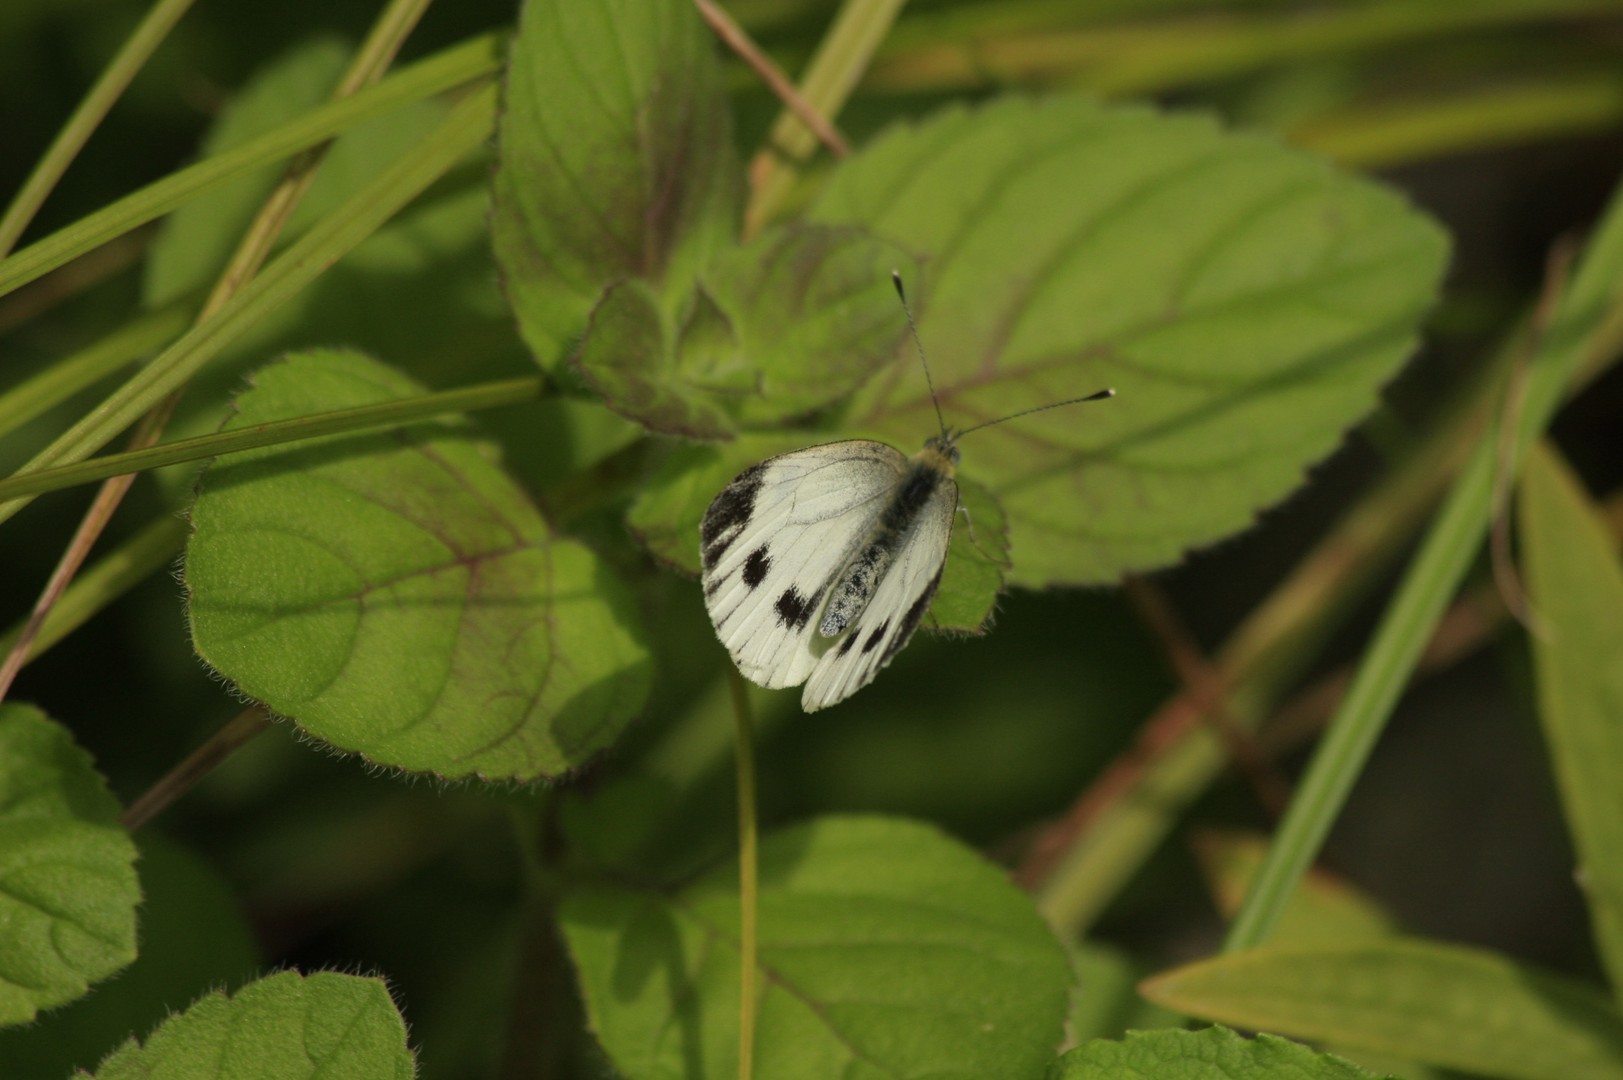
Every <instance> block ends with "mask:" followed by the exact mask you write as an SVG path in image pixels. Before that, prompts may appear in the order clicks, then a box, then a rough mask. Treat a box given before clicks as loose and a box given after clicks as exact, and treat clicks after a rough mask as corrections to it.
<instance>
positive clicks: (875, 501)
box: [699, 439, 951, 700]
mask: <svg viewBox="0 0 1623 1080" xmlns="http://www.w3.org/2000/svg"><path fill="white" fill-rule="evenodd" d="M907 466H908V462H907V458H906V457H904V456H903V455H902V453H901V452H900V451H899V450H896V449H895V448H893V447H890V446H886V445H885V444H884V443H881V442H873V441H870V440H867V439H852V440H849V441H847V442H837V443H826V444H824V445H821V446H809V447H807V448H805V449H804V450H796V451H794V452H793V453H789V454H783V455H781V456H779V457H775V458H769V459H767V460H766V461H763V462H761V463H760V464H758V465H752V466H751V467H750V468H748V469H745V470H744V471H743V472H742V473H740V474H739V475H738V477H737V478H736V479H735V480H733V482H732V483H730V484H728V485H727V486H726V487H725V488H723V489H722V491H721V494H719V495H717V496H716V498H715V500H714V501H713V502H711V504H710V508H709V509H708V510H706V511H705V515H704V521H703V523H702V525H701V526H700V530H699V535H700V541H701V544H702V548H701V559H702V564H703V572H702V574H701V581H702V582H703V585H704V602H705V607H706V608H707V609H708V610H709V612H710V621H711V623H713V624H714V625H715V628H716V636H717V637H719V638H721V643H722V644H723V645H725V646H726V647H727V651H728V652H729V653H731V654H732V657H733V661H734V663H736V664H737V665H738V670H739V671H740V672H742V673H743V674H744V677H745V678H747V679H749V680H750V681H751V682H755V683H758V684H760V685H761V686H765V687H769V688H773V689H776V688H778V687H784V686H798V685H799V684H800V683H802V682H804V681H805V680H806V676H807V675H809V674H810V673H811V671H812V669H813V667H814V665H815V664H816V663H817V660H818V656H819V655H820V654H822V653H823V652H824V650H825V648H826V646H827V645H828V641H827V639H824V638H820V637H818V635H817V624H818V618H817V616H818V614H819V613H820V612H821V611H822V608H823V604H824V603H825V602H826V601H827V599H828V589H829V587H830V585H831V584H832V582H833V579H834V577H835V575H836V574H838V573H839V571H840V569H841V568H842V567H843V566H844V565H845V563H846V561H847V560H848V559H849V558H850V557H851V555H852V554H853V553H854V552H855V550H856V548H857V547H858V546H859V545H860V544H861V543H862V542H863V541H864V540H865V539H866V538H867V537H868V535H869V533H870V532H871V531H872V529H873V526H874V523H875V522H876V521H877V520H878V518H879V515H880V514H881V513H883V512H884V509H885V507H886V505H888V503H889V501H890V498H891V496H892V493H893V492H894V490H895V488H896V484H897V481H898V480H899V479H900V477H901V476H902V475H903V473H904V472H905V471H906V469H907ZM948 525H949V526H950V525H951V521H950V512H949V521H948ZM868 678H872V675H869V676H868ZM863 681H866V680H863ZM858 685H861V684H860V683H859V684H858ZM853 689H855V687H853ZM836 700H837V699H836Z"/></svg>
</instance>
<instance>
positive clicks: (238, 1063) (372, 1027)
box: [80, 971, 415, 1080]
mask: <svg viewBox="0 0 1623 1080" xmlns="http://www.w3.org/2000/svg"><path fill="white" fill-rule="evenodd" d="M414 1073H415V1063H414V1061H413V1058H412V1053H411V1050H410V1049H408V1048H407V1046H406V1025H405V1021H403V1020H402V1019H401V1018H400V1013H399V1011H398V1010H397V1009H396V1008H395V1006H394V1002H393V1001H392V1000H390V998H389V989H388V987H386V986H384V985H383V980H382V979H375V978H372V979H366V978H360V977H357V976H354V975H339V974H337V973H336V972H319V973H317V974H314V975H309V976H304V975H300V974H299V973H298V972H296V971H283V972H278V973H277V974H275V975H271V976H269V977H267V978H264V979H260V980H259V981H258V982H254V983H249V984H248V985H247V986H244V987H243V988H242V989H240V990H238V991H237V992H236V993H235V994H233V995H231V996H230V997H227V996H226V995H224V994H220V993H215V994H210V995H208V996H207V997H205V998H202V999H200V1000H199V1001H197V1002H195V1003H194V1004H193V1005H192V1006H191V1008H189V1009H187V1010H186V1011H185V1012H183V1013H181V1014H180V1015H178V1016H172V1017H170V1018H169V1019H168V1020H165V1021H164V1022H163V1023H162V1024H160V1025H158V1028H157V1030H155V1031H154V1032H153V1033H152V1035H151V1036H150V1037H149V1038H148V1039H147V1040H146V1044H145V1045H140V1044H138V1043H136V1041H135V1040H134V1039H131V1040H130V1041H129V1042H127V1043H125V1044H124V1045H123V1046H121V1047H119V1048H118V1049H117V1050H115V1051H113V1053H111V1054H109V1055H108V1057H107V1059H106V1060H105V1061H103V1062H102V1063H101V1066H100V1067H99V1068H97V1069H96V1071H95V1073H94V1074H93V1075H94V1077H95V1080H154V1078H156V1077H185V1078H186V1080H303V1078H309V1080H318V1078H322V1077H337V1076H342V1077H344V1078H345V1080H411V1077H412V1076H413V1075H414ZM80 1075H81V1076H82V1075H84V1074H83V1073H81V1074H80Z"/></svg>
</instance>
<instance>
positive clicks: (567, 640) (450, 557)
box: [185, 350, 649, 779]
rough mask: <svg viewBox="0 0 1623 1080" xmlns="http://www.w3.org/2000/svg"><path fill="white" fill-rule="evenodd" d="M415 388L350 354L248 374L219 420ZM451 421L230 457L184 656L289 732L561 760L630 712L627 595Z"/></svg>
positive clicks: (325, 354) (637, 670) (290, 412)
mask: <svg viewBox="0 0 1623 1080" xmlns="http://www.w3.org/2000/svg"><path fill="white" fill-rule="evenodd" d="M418 393H421V389H420V388H419V387H417V386H416V385H415V384H413V383H412V382H411V381H410V380H408V379H406V378H404V377H403V376H400V375H397V374H395V373H393V372H391V371H390V370H388V369H387V368H385V367H383V366H382V365H380V364H378V363H376V362H375V361H372V360H369V359H367V358H365V357H363V356H360V355H358V354H355V353H349V352H342V351H336V350H333V351H311V352H308V353H303V354H298V355H294V356H290V357H288V358H287V359H286V360H285V361H283V362H282V363H280V364H276V365H273V366H271V367H269V368H266V369H265V370H264V371H262V372H261V373H260V374H259V376H258V377H257V379H256V381H255V388H254V389H252V390H250V391H249V392H248V393H246V394H244V395H243V396H242V398H241V399H240V400H239V401H238V410H239V411H238V414H237V415H236V416H235V417H234V418H233V419H232V420H231V421H230V422H229V423H228V424H227V425H226V426H227V428H236V427H242V426H247V425H252V424H256V423H262V422H265V421H268V420H276V419H282V418H285V417H290V416H299V415H305V414H308V413H311V412H315V411H319V410H325V409H334V408H343V407H347V406H354V405H361V404H367V403H371V402H376V401H384V400H390V399H395V398H403V397H409V396H412V395H415V394H418ZM495 456H496V455H495V453H494V451H493V450H492V449H491V447H490V446H489V445H488V444H486V443H483V442H481V441H480V440H478V439H477V438H476V437H475V436H474V434H473V432H472V431H471V429H470V428H469V427H468V426H467V424H466V423H465V422H454V421H440V422H435V423H430V424H418V425H413V426H411V427H410V428H407V429H404V430H402V431H397V432H394V433H390V434H384V435H365V436H353V437H345V438H334V439H325V440H318V441H315V442H312V443H304V444H300V445H298V446H297V447H295V448H292V449H287V448H272V449H267V450H263V451H252V452H249V453H243V454H237V455H233V456H231V457H229V458H226V459H223V460H221V461H219V462H217V463H216V464H214V465H213V466H211V467H210V468H209V469H208V471H207V472H206V473H205V474H204V477H203V482H202V488H201V491H200V493H199V495H198V498H197V502H196V504H195V506H194V507H193V510H192V530H193V531H192V538H191V541H190V543H189V544H188V547H187V556H186V568H185V579H186V584H187V587H188V589H189V590H190V593H191V604H190V615H191V622H192V636H193V641H194V644H195V646H196V648H197V651H198V654H199V655H200V656H202V657H203V659H204V660H206V661H208V662H209V663H210V664H211V665H213V666H214V667H215V669H216V670H218V671H219V672H220V673H221V674H222V675H224V676H225V677H226V678H228V679H230V680H231V681H232V682H233V683H235V684H236V685H237V686H238V687H239V688H240V689H241V690H242V691H243V692H244V693H246V694H248V695H250V696H252V697H255V698H257V699H259V700H261V701H263V702H265V703H266V704H267V705H269V706H270V707H271V708H272V709H274V710H276V711H277V712H279V713H282V714H283V715H286V716H290V717H292V718H293V719H295V720H296V721H297V722H298V723H299V726H300V727H301V728H303V729H304V730H305V731H307V732H309V733H310V734H312V735H314V736H316V737H317V738H319V739H322V740H324V741H326V742H328V743H331V744H332V745H334V746H336V747H339V748H341V749H344V750H352V751H355V752H358V753H360V754H363V755H365V756H366V757H367V758H368V759H369V760H371V761H375V762H378V763H380V764H385V765H392V766H396V767H399V768H402V769H411V770H421V771H430V772H435V773H438V774H440V775H442V776H466V775H469V774H478V775H480V776H484V777H513V778H518V779H533V778H536V777H539V776H549V775H556V774H557V773H560V772H563V771H565V770H567V769H569V768H572V767H574V766H576V765H579V764H580V763H581V762H582V761H584V760H585V759H586V758H587V757H589V756H590V755H591V754H592V753H594V752H595V751H597V750H599V749H601V748H603V747H604V746H605V745H607V744H608V743H609V742H610V741H611V740H612V739H613V738H614V736H615V735H616V733H617V732H618V731H619V730H620V728H621V727H622V726H623V725H624V724H625V722H626V721H627V720H628V719H629V718H630V717H631V716H632V714H633V713H635V712H636V711H637V709H638V708H639V707H640V706H641V704H642V701H643V698H644V696H645V695H646V693H647V689H648V680H649V661H648V657H647V654H646V652H645V650H644V648H643V645H642V643H641V634H640V631H639V628H638V627H637V624H636V618H635V614H634V610H633V607H632V605H631V602H630V599H629V597H628V596H627V594H626V592H625V590H624V588H623V587H622V586H621V585H620V583H619V582H618V581H616V580H615V579H614V577H613V575H612V574H611V572H610V571H609V569H608V567H607V566H605V565H604V564H603V563H602V561H601V560H599V559H598V558H597V557H596V556H595V555H594V554H593V553H592V552H590V551H589V550H587V549H586V548H585V547H583V546H581V545H579V544H576V543H573V542H571V541H568V540H562V539H558V538H555V537H553V536H552V535H551V534H550V533H549V531H548V529H547V527H546V525H545V523H544V522H543V521H542V520H541V518H540V517H539V516H538V515H537V513H536V512H535V509H534V507H533V506H532V505H531V504H530V503H529V502H528V500H527V499H525V497H524V495H523V493H522V492H520V491H519V490H518V489H517V487H515V486H514V485H513V483H512V482H511V481H510V480H508V479H507V477H506V476H505V475H504V474H503V473H502V472H501V470H500V469H499V468H498V466H497V465H496V464H495V462H494V458H495Z"/></svg>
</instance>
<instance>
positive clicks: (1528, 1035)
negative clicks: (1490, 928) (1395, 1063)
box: [1141, 939, 1623, 1080]
mask: <svg viewBox="0 0 1623 1080" xmlns="http://www.w3.org/2000/svg"><path fill="white" fill-rule="evenodd" d="M1141 989H1142V991H1143V993H1144V996H1145V997H1148V998H1149V999H1150V1000H1152V1001H1156V1002H1159V1003H1160V1004H1162V1005H1165V1006H1167V1007H1168V1008H1171V1009H1176V1010H1178V1011H1179V1012H1182V1013H1186V1014H1188V1015H1191V1016H1199V1017H1203V1018H1205V1019H1209V1020H1215V1021H1218V1022H1220V1023H1225V1024H1234V1025H1236V1026H1238V1027H1247V1028H1254V1029H1264V1030H1268V1031H1278V1032H1282V1033H1284V1034H1286V1035H1290V1036H1292V1037H1294V1038H1302V1039H1315V1040H1318V1039H1323V1040H1326V1041H1331V1042H1334V1043H1336V1044H1337V1045H1338V1046H1344V1047H1347V1048H1349V1049H1357V1050H1368V1051H1371V1052H1373V1053H1379V1054H1392V1055H1395V1056H1398V1057H1402V1058H1409V1059H1413V1060H1415V1061H1420V1062H1423V1063H1426V1064H1430V1065H1441V1066H1444V1067H1446V1068H1450V1069H1458V1070H1460V1071H1463V1072H1469V1073H1481V1074H1483V1075H1484V1076H1494V1077H1507V1078H1512V1080H1557V1078H1559V1080H1591V1078H1593V1080H1602V1078H1610V1080H1615V1078H1616V1077H1617V1076H1618V1075H1619V1071H1620V1070H1623V1017H1620V1016H1619V1015H1618V1014H1617V1012H1616V1011H1615V1010H1614V1009H1613V1008H1612V1007H1611V1005H1610V1003H1609V1002H1608V1001H1607V1000H1606V997H1605V995H1603V994H1601V993H1599V992H1598V991H1596V990H1595V989H1594V988H1592V987H1590V986H1588V985H1587V984H1584V983H1579V982H1576V981H1574V980H1572V979H1566V978H1562V977H1560V976H1556V975H1551V974H1549V973H1547V972H1543V971H1540V970H1538V969H1536V968H1532V967H1529V966H1527V965H1524V964H1518V963H1515V962H1514V961H1512V960H1509V959H1507V958H1505V957H1503V956H1500V955H1498V954H1496V953H1492V952H1488V951H1486V950H1482V949H1471V948H1465V947H1461V946H1455V945H1445V944H1441V943H1438V942H1432V941H1425V940H1421V939H1408V940H1401V939H1393V940H1390V941H1385V942H1378V943H1373V944H1368V945H1352V946H1342V947H1322V948H1274V947H1268V948H1262V949H1254V950H1252V951H1250V952H1244V953H1237V954H1235V955H1233V956H1225V957H1219V958H1217V959H1214V960H1205V961H1201V962H1200V963H1196V964H1190V965H1188V966H1186V967H1182V968H1177V969H1175V970H1173V971H1170V972H1167V973H1166V974H1163V975H1158V976H1156V977H1155V978H1153V979H1149V980H1148V981H1146V982H1145V983H1144V984H1143V986H1142V987H1141Z"/></svg>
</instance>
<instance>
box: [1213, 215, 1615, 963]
mask: <svg viewBox="0 0 1623 1080" xmlns="http://www.w3.org/2000/svg"><path fill="white" fill-rule="evenodd" d="M1620 269H1623V189H1619V191H1617V192H1616V193H1614V195H1613V198H1612V203H1611V206H1610V207H1609V209H1608V213H1607V218H1606V220H1605V222H1603V224H1602V226H1601V227H1600V229H1599V230H1598V231H1597V233H1596V236H1595V238H1594V240H1593V242H1592V243H1591V245H1590V250H1589V254H1588V256H1587V257H1586V259H1585V260H1584V265H1583V267H1582V269H1581V270H1580V272H1579V274H1578V277H1577V279H1576V280H1575V281H1574V283H1573V286H1572V288H1571V290H1570V291H1569V292H1567V294H1566V295H1565V296H1563V297H1562V298H1561V300H1560V302H1559V304H1558V306H1557V310H1556V314H1555V316H1554V318H1553V319H1552V320H1551V322H1550V325H1549V327H1548V329H1547V331H1546V332H1545V333H1544V334H1543V335H1542V340H1541V341H1540V342H1539V347H1538V349H1537V351H1536V352H1535V354H1534V355H1533V358H1532V360H1531V363H1530V365H1529V368H1528V371H1527V384H1526V396H1525V399H1524V400H1523V404H1522V408H1521V410H1520V412H1519V413H1518V414H1517V415H1515V416H1513V417H1508V418H1507V421H1508V422H1509V423H1510V424H1511V431H1512V435H1513V442H1512V444H1511V445H1512V448H1513V452H1512V454H1511V457H1510V460H1509V461H1508V462H1506V461H1504V460H1502V459H1501V453H1502V448H1501V445H1500V443H1499V440H1497V439H1493V438H1485V439H1481V440H1479V441H1478V443H1477V445H1476V448H1475V451H1474V452H1473V454H1472V455H1471V460H1470V462H1469V464H1468V465H1467V466H1466V469H1465V472H1464V473H1463V474H1461V476H1460V477H1459V479H1458V480H1456V481H1455V483H1454V486H1453V488H1452V490H1451V491H1450V492H1449V495H1448V500H1447V502H1445V503H1444V505H1443V508H1442V510H1441V511H1440V512H1439V513H1438V515H1437V518H1436V519H1435V521H1434V522H1433V524H1432V527H1431V529H1430V531H1429V532H1428V533H1427V535H1426V539H1425V541H1424V543H1423V544H1422V546H1421V548H1420V551H1419V553H1418V554H1417V555H1416V557H1415V559H1414V562H1413V563H1411V564H1410V567H1409V569H1408V571H1407V573H1405V575H1404V578H1403V582H1402V584H1401V585H1400V586H1399V589H1398V592H1397V595H1396V597H1395V598H1394V599H1393V601H1392V603H1391V604H1390V606H1388V608H1387V610H1386V613H1385V615H1384V616H1383V617H1382V619H1381V622H1380V625H1379V626H1378V627H1377V629H1376V631H1375V637H1374V640H1373V642H1372V643H1371V645H1370V647H1369V649H1368V650H1367V651H1366V653H1365V654H1364V657H1363V659H1362V660H1361V661H1360V663H1359V665H1358V670H1357V673H1356V674H1355V675H1354V676H1353V682H1352V686H1351V688H1350V689H1349V690H1348V692H1347V696H1346V698H1344V699H1343V700H1342V703H1341V706H1340V708H1339V709H1337V710H1336V714H1335V716H1334V717H1333V718H1332V719H1331V721H1330V725H1329V728H1328V730H1327V731H1326V734H1325V738H1324V740H1323V742H1322V743H1321V744H1320V746H1319V748H1318V750H1317V751H1316V752H1315V754H1314V756H1313V762H1312V764H1311V765H1310V766H1309V768H1308V771H1307V775H1306V776H1305V777H1304V778H1303V780H1302V783H1301V785H1300V787H1299V788H1298V791H1297V797H1296V799H1295V801H1294V802H1293V803H1292V804H1291V807H1290V809H1289V810H1288V811H1287V812H1286V814H1285V818H1284V820H1283V821H1282V822H1281V823H1280V827H1279V831H1278V833H1277V834H1276V835H1275V838H1274V841H1273V843H1272V844H1271V845H1270V846H1269V850H1268V855H1267V858H1266V859H1265V860H1264V861H1263V864H1262V867H1261V868H1260V869H1259V870H1258V872H1257V876H1256V877H1255V878H1254V879H1253V881H1252V883H1251V890H1250V892H1249V894H1248V895H1247V896H1246V898H1245V902H1244V904H1243V905H1242V906H1241V908H1240V911H1239V914H1238V915H1237V916H1236V917H1235V920H1234V923H1233V925H1232V926H1231V927H1230V928H1229V933H1228V937H1227V939H1226V940H1225V941H1224V943H1223V948H1224V951H1225V952H1238V951H1240V950H1243V949H1249V948H1254V947H1256V946H1258V945H1260V944H1262V943H1263V942H1264V941H1266V940H1267V938H1268V936H1269V934H1270V933H1271V932H1272V931H1273V928H1274V925H1275V924H1276V923H1277V921H1278V919H1279V916H1280V914H1281V912H1282V911H1283V910H1284V907H1285V904H1286V902H1287V901H1288V900H1289V899H1290V896H1291V894H1292V893H1293V892H1294V891H1295V889H1296V886H1297V884H1298V883H1299V882H1300V880H1301V878H1302V875H1303V874H1304V873H1306V871H1307V869H1308V867H1309V866H1310V865H1311V864H1312V862H1313V859H1314V858H1315V857H1316V856H1317V854H1318V851H1319V848H1320V847H1321V846H1322V844H1323V842H1324V838H1325V836H1326V835H1327V834H1328V833H1329V831H1330V826H1331V825H1332V824H1333V823H1334V822H1335V819H1336V817H1337V815H1338V814H1339V813H1340V811H1341V807H1342V805H1343V804H1344V803H1345V802H1346V798H1347V795H1348V793H1349V792H1350V791H1351V790H1352V787H1353V784H1354V782H1355V781H1356V780H1357V778H1358V776H1359V774H1360V773H1361V772H1362V770H1363V767H1364V763H1365V762H1366V761H1367V760H1368V757H1369V753H1370V750H1371V749H1372V748H1373V747H1374V745H1375V740H1376V739H1377V738H1378V737H1379V736H1380V733H1381V730H1382V728H1383V727H1384V726H1385V723H1386V720H1387V717H1388V716H1390V715H1391V712H1392V708H1393V706H1394V705H1395V704H1396V703H1397V700H1398V696H1399V695H1400V694H1401V693H1402V692H1403V688H1404V686H1405V685H1406V684H1407V683H1408V681H1409V677H1410V675H1411V673H1412V672H1413V671H1414V668H1415V665H1416V663H1417V662H1418V661H1419V658H1420V654H1421V651H1422V650H1423V649H1424V648H1425V645H1426V642H1427V641H1428V640H1429V639H1430V638H1431V635H1432V631H1433V630H1434V629H1435V627H1436V625H1437V620H1438V619H1439V618H1440V617H1441V615H1442V613H1443V610H1444V608H1445V607H1446V605H1447V604H1448V601H1449V598H1450V597H1451V596H1453V595H1454V593H1455V591H1456V590H1457V589H1458V588H1459V584H1460V582H1461V581H1462V580H1463V579H1464V577H1465V572H1466V570H1467V569H1468V568H1469V567H1470V565H1471V562H1472V561H1473V559H1474V558H1475V557H1476V554H1477V551H1478V550H1479V548H1480V547H1481V545H1482V539H1483V537H1484V536H1485V535H1486V533H1487V531H1488V526H1489V523H1490V521H1491V519H1492V516H1493V513H1494V511H1495V507H1494V505H1493V494H1494V479H1495V473H1496V470H1498V469H1500V468H1507V469H1508V471H1509V472H1510V473H1511V474H1512V475H1513V474H1514V471H1515V467H1516V464H1517V463H1519V461H1520V460H1521V458H1522V456H1523V452H1524V451H1525V449H1526V448H1527V447H1528V446H1529V445H1530V444H1531V443H1532V441H1533V440H1534V439H1536V438H1538V437H1539V435H1540V434H1541V433H1542V432H1543V431H1544V429H1545V427H1547V426H1548V424H1549V422H1550V419H1551V418H1552V417H1553V416H1554V415H1555V411H1556V409H1557V407H1558V406H1559V404H1560V402H1561V399H1562V395H1563V393H1564V392H1565V390H1566V389H1567V387H1568V385H1569V383H1571V382H1572V381H1573V379H1574V378H1575V377H1576V376H1578V375H1579V374H1581V373H1582V371H1583V369H1584V368H1585V367H1586V365H1587V362H1588V361H1590V360H1591V359H1592V358H1593V355H1594V352H1595V350H1596V348H1597V347H1598V346H1599V345H1600V344H1602V343H1609V342H1610V340H1611V339H1612V338H1613V336H1614V335H1615V334H1616V331H1617V324H1618V321H1619V305H1618V295H1617V294H1618V289H1619V287H1620V286H1619V281H1620V280H1623V275H1620V274H1619V270H1620ZM1505 479H1506V480H1507V481H1508V480H1509V479H1510V476H1506V477H1505Z"/></svg>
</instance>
